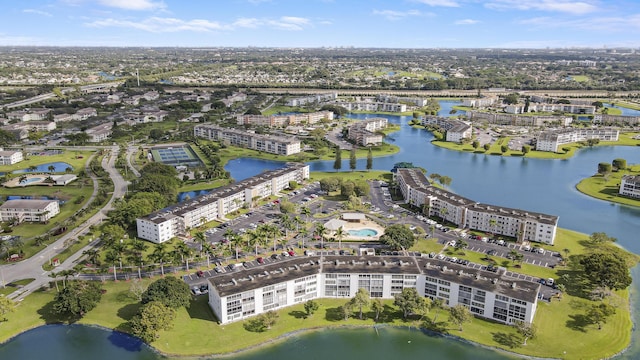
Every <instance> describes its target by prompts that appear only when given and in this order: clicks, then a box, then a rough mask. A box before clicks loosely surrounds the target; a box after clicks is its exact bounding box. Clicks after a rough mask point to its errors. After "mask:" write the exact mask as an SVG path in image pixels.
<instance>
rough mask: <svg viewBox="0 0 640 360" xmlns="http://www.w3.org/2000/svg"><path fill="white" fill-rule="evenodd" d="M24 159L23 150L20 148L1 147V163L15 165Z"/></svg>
mask: <svg viewBox="0 0 640 360" xmlns="http://www.w3.org/2000/svg"><path fill="white" fill-rule="evenodd" d="M22 160H24V157H23V156H22V151H19V150H4V149H2V148H0V165H13V164H15V163H19V162H20V161H22Z"/></svg>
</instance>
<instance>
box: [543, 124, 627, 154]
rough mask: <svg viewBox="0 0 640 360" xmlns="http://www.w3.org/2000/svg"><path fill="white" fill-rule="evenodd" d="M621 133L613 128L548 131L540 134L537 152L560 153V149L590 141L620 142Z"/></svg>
mask: <svg viewBox="0 0 640 360" xmlns="http://www.w3.org/2000/svg"><path fill="white" fill-rule="evenodd" d="M619 134H620V132H619V131H618V130H616V129H611V128H598V129H563V130H555V131H546V132H543V133H542V134H540V136H538V138H537V140H536V150H539V151H554V152H557V151H558V147H560V146H562V145H564V144H568V143H573V142H578V141H585V140H589V139H598V140H601V141H618V136H619Z"/></svg>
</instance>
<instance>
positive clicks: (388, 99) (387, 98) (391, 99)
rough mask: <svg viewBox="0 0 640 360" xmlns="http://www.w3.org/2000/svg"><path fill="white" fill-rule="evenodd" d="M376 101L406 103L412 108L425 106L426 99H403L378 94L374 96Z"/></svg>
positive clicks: (402, 97)
mask: <svg viewBox="0 0 640 360" xmlns="http://www.w3.org/2000/svg"><path fill="white" fill-rule="evenodd" d="M376 100H378V101H380V102H385V103H406V104H411V105H413V106H419V107H422V106H426V105H427V99H425V98H419V97H404V96H395V95H389V94H378V95H377V96H376Z"/></svg>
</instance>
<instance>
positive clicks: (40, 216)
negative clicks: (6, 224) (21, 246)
mask: <svg viewBox="0 0 640 360" xmlns="http://www.w3.org/2000/svg"><path fill="white" fill-rule="evenodd" d="M58 213H60V206H59V205H58V201H57V200H32V199H20V200H7V201H5V202H4V203H3V204H2V205H0V218H1V219H2V221H12V220H13V219H16V220H17V221H18V222H23V221H29V222H46V221H49V219H51V218H52V217H54V216H56V215H58Z"/></svg>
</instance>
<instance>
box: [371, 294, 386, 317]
mask: <svg viewBox="0 0 640 360" xmlns="http://www.w3.org/2000/svg"><path fill="white" fill-rule="evenodd" d="M371 310H373V312H374V313H375V314H376V315H375V320H376V321H378V319H379V318H380V315H381V314H382V313H383V312H384V305H383V304H382V301H381V300H380V299H378V298H375V299H372V300H371Z"/></svg>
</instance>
